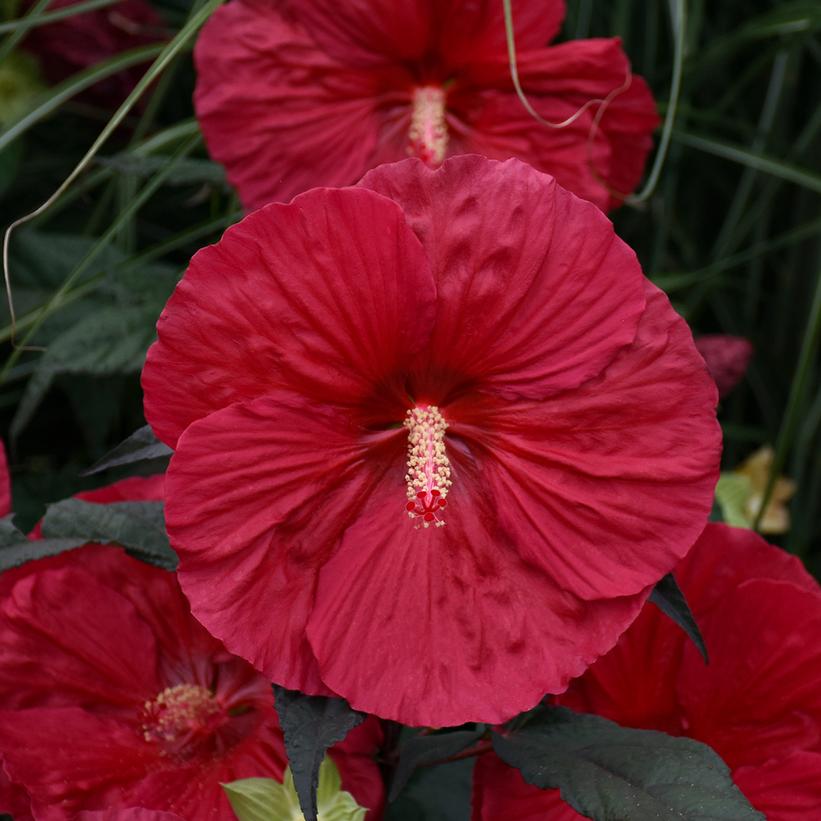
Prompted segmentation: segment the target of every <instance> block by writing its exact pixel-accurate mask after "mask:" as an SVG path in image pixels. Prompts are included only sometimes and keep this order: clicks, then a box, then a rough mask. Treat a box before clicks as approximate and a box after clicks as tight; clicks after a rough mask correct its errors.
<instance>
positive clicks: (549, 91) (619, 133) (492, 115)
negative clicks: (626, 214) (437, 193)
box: [451, 39, 659, 209]
mask: <svg viewBox="0 0 821 821" xmlns="http://www.w3.org/2000/svg"><path fill="white" fill-rule="evenodd" d="M518 68H519V75H520V80H521V84H522V88H523V90H524V92H525V94H526V96H527V98H528V100H529V101H530V103H531V105H532V106H533V108H534V109H535V110H536V111H537V112H538V114H539V115H540V116H541V117H542V118H544V119H545V120H547V121H548V122H551V123H555V124H557V125H558V124H561V127H558V128H551V127H548V126H545V125H544V124H541V123H539V122H538V121H537V120H535V119H534V118H533V117H532V116H531V115H530V114H529V113H528V112H527V110H526V109H525V107H524V106H523V105H522V102H521V100H520V99H519V98H518V97H517V96H516V94H515V92H514V89H513V85H512V82H511V80H510V71H509V66H508V64H507V60H506V59H505V60H499V61H489V62H487V63H484V64H478V65H476V66H474V67H473V69H472V87H471V88H468V89H466V90H465V91H464V92H459V91H458V90H457V91H456V92H455V93H454V95H453V98H452V101H451V102H452V104H451V110H452V112H453V114H454V116H455V117H456V118H457V119H458V120H459V121H460V122H462V123H463V124H464V127H465V129H466V130H463V132H462V133H461V138H462V140H463V144H462V147H461V150H464V151H474V152H476V153H480V154H484V155H486V156H489V157H494V158H498V159H502V158H505V157H508V156H511V155H512V156H518V157H522V158H524V159H527V160H528V161H529V162H530V163H531V164H533V165H534V166H536V167H537V168H538V169H540V170H542V171H546V172H548V173H550V174H553V175H554V176H555V177H556V179H557V180H558V181H559V183H560V184H561V185H563V186H564V187H565V188H568V189H569V190H570V191H573V193H574V194H577V195H578V196H580V197H584V198H585V199H588V200H590V201H591V202H594V203H596V205H598V206H599V207H600V208H602V209H607V208H610V207H614V206H616V205H620V204H621V202H622V199H623V198H622V197H620V196H618V195H617V194H616V193H614V192H621V193H622V194H628V193H630V192H631V191H632V190H633V189H634V188H635V187H636V185H637V184H638V182H639V180H640V178H641V174H642V171H643V168H644V163H645V160H646V158H647V154H648V153H649V151H650V149H651V148H652V145H653V142H652V139H651V135H652V133H653V130H654V129H655V128H656V126H657V125H658V122H659V119H658V115H657V113H656V107H655V103H654V101H653V97H652V94H651V93H650V91H649V90H648V88H647V84H646V83H645V82H644V80H643V79H642V78H641V77H639V76H636V75H632V78H631V73H630V64H629V62H628V60H627V57H626V56H625V54H624V52H623V51H622V48H621V44H620V41H619V40H618V39H611V40H573V41H571V42H567V43H563V44H562V45H560V46H555V47H552V48H548V49H540V50H534V51H526V52H522V53H521V54H520V55H519V60H518ZM628 83H629V85H628V86H627V88H626V89H625V90H623V91H620V92H619V93H618V94H617V96H614V97H613V98H612V99H608V98H609V97H610V95H611V93H615V92H616V91H617V90H619V89H621V88H622V87H624V86H625V85H626V84H628ZM601 100H607V104H606V108H605V110H604V111H605V113H604V114H603V116H602V117H601V120H600V122H599V124H598V126H597V125H596V124H595V122H594V119H595V116H596V113H597V112H598V111H599V108H600V106H601V104H600V103H598V102H596V101H601ZM591 103H595V104H594V105H591ZM582 109H584V110H583V111H582ZM580 111H581V113H580V114H579V115H578V116H575V115H577V112H580ZM571 118H573V121H572V122H571V123H568V124H567V125H565V124H564V123H565V121H567V120H569V119H571ZM457 127H458V126H457V125H456V124H454V128H457Z"/></svg>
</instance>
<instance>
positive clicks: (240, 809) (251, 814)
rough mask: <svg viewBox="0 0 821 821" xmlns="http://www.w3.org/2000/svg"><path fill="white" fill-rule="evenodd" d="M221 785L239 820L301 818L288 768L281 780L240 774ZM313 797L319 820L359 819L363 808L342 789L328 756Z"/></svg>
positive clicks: (277, 820)
mask: <svg viewBox="0 0 821 821" xmlns="http://www.w3.org/2000/svg"><path fill="white" fill-rule="evenodd" d="M222 787H223V789H224V790H225V793H226V795H227V796H228V801H229V802H230V804H231V809H232V810H233V811H234V814H235V815H236V816H237V818H238V819H239V821H286V820H287V819H301V818H302V813H301V811H300V808H299V799H298V798H297V794H296V789H295V787H294V779H293V776H292V775H291V770H290V768H288V769H287V770H285V777H284V779H283V782H282V783H281V784H280V783H279V781H275V780H274V779H272V778H243V779H240V780H239V781H233V782H231V783H230V784H223V785H222ZM317 800H318V805H319V815H320V818H321V819H322V821H363V819H364V818H365V813H366V812H367V810H366V809H365V808H364V807H360V806H359V805H358V804H357V803H356V800H355V799H354V797H353V796H352V795H351V794H350V793H348V792H345V791H344V790H343V789H342V779H341V778H340V776H339V770H338V769H337V768H336V764H334V762H333V761H332V760H331V759H330V758H329V757H328V756H326V757H325V759H324V760H323V762H322V765H321V766H320V768H319V790H318V792H317Z"/></svg>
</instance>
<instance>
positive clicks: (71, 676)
mask: <svg viewBox="0 0 821 821" xmlns="http://www.w3.org/2000/svg"><path fill="white" fill-rule="evenodd" d="M129 490H130V491H132V493H130V497H131V498H151V497H152V496H153V497H154V498H157V496H158V495H160V494H161V492H162V479H161V478H158V479H138V480H128V481H127V484H126V488H125V491H123V490H122V487H118V486H114V488H113V489H108V490H106V491H103V492H102V493H101V494H100V493H99V492H98V494H97V496H98V501H100V499H99V496H100V495H102V496H103V498H104V499H105V498H106V497H108V500H111V499H114V500H119V499H121V498H122V496H123V493H124V492H125V493H128V492H129ZM6 575H7V574H4V576H3V577H1V578H2V580H3V596H2V601H1V602H0V703H2V709H0V759H2V765H3V768H4V770H5V773H6V774H7V776H8V778H9V780H10V782H11V784H12V785H14V786H10V785H9V784H8V783H6V784H5V786H0V808H2V809H10V808H11V809H15V810H16V811H17V812H18V813H19V812H20V790H21V789H22V790H25V791H26V792H27V794H28V797H29V800H30V804H31V815H32V816H33V817H34V818H35V819H48V821H58V820H59V819H69V818H76V817H80V818H82V817H84V816H83V814H82V812H81V811H86V810H88V811H91V810H103V809H105V810H109V811H113V810H126V809H128V808H132V807H142V808H144V809H145V810H159V811H167V812H172V813H175V814H177V815H178V816H180V817H181V818H185V819H186V821H197V820H198V819H203V820H204V819H209V820H211V819H225V821H229V819H233V818H234V815H233V813H232V811H231V809H230V806H229V804H228V801H227V799H226V797H225V795H224V793H223V790H222V787H221V786H220V785H221V783H223V782H228V781H232V780H235V779H237V778H245V777H253V776H262V777H267V778H277V779H279V780H281V779H282V776H283V772H284V769H285V767H286V763H287V762H286V757H285V751H284V745H283V741H282V735H281V732H280V730H279V727H278V722H277V717H276V713H275V711H274V709H273V706H272V702H273V696H272V693H271V687H270V683H269V682H268V681H267V680H266V679H265V678H263V677H262V676H261V675H259V674H258V673H257V672H256V671H255V670H254V669H253V668H252V667H251V666H250V665H248V664H247V663H246V662H245V661H243V660H241V659H238V658H236V657H235V656H232V655H231V654H230V653H228V652H227V651H226V650H225V648H224V647H223V646H222V645H221V644H220V642H219V641H217V640H216V639H214V638H213V637H212V636H210V635H209V634H208V633H207V632H206V631H205V630H204V629H203V628H202V626H201V625H200V624H199V623H198V622H197V621H195V619H194V618H193V617H192V616H191V613H190V610H189V606H188V602H187V601H186V599H185V597H184V596H183V595H182V593H181V591H180V588H179V585H178V584H177V581H176V577H175V576H174V574H172V573H168V572H166V571H163V570H160V569H158V568H154V567H150V566H148V565H145V564H142V563H140V562H138V561H136V560H134V559H132V558H130V557H128V556H126V555H125V554H124V553H123V552H122V551H119V550H117V549H114V548H104V547H98V546H87V547H83V548H80V549H78V550H75V551H71V552H69V553H64V554H61V555H60V556H55V557H52V558H48V559H42V560H40V561H37V562H33V563H31V564H29V565H24V566H23V567H21V568H17V569H15V570H14V571H11V572H10V574H8V576H9V578H8V579H7V578H6ZM378 732H379V730H378V726H377V725H376V722H373V723H368V724H366V725H362V726H360V727H359V728H357V729H356V730H354V731H353V732H352V733H351V735H350V736H349V738H348V740H346V743H345V745H344V748H343V749H340V750H337V751H335V752H334V753H333V755H334V757H335V759H336V763H337V765H338V766H339V768H340V771H341V773H342V777H343V781H344V783H345V787H346V789H348V790H349V791H351V792H352V793H353V794H354V795H355V796H356V797H357V799H358V801H359V803H360V804H362V805H363V806H368V807H373V808H378V805H379V804H380V802H381V800H382V799H381V790H382V787H381V780H380V776H379V772H378V768H377V767H376V765H375V763H373V761H372V760H370V759H369V757H368V753H372V752H373V751H375V748H376V743H377V741H378ZM12 802H16V804H15V803H12ZM4 805H5V806H4ZM78 813H80V815H79V816H78ZM132 815H133V813H132ZM19 817H21V818H23V817H25V816H24V815H20V816H19ZM88 817H89V818H93V817H95V814H94V813H90V814H89V816H88ZM109 817H110V816H109ZM124 817H125V816H124ZM136 817H137V818H140V817H145V818H150V817H152V815H151V814H150V813H143V814H142V815H140V813H137V815H136Z"/></svg>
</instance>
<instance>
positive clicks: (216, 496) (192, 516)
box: [166, 393, 405, 693]
mask: <svg viewBox="0 0 821 821" xmlns="http://www.w3.org/2000/svg"><path fill="white" fill-rule="evenodd" d="M403 445H404V437H403V436H402V435H401V433H399V431H397V430H394V431H385V432H374V433H370V434H368V433H367V432H363V431H360V429H359V428H358V426H357V425H356V421H355V420H352V419H351V417H350V413H349V412H346V411H345V410H344V409H340V408H334V407H332V406H317V405H314V404H313V403H311V402H310V401H306V400H304V399H300V398H299V397H296V396H293V395H287V394H282V393H279V394H277V393H274V394H270V395H266V396H264V397H262V398H260V399H257V400H255V401H252V402H247V403H243V404H237V405H232V406H230V407H228V408H225V409H223V410H221V411H219V412H217V413H214V414H211V415H210V416H208V417H206V418H205V419H202V420H200V421H199V422H196V423H195V424H193V425H192V426H191V427H190V428H189V429H188V430H187V431H186V432H185V433H184V434H183V437H182V439H181V440H180V447H179V451H178V453H177V454H176V455H175V457H174V458H173V460H172V463H171V467H170V469H169V473H168V478H167V488H168V502H167V507H166V516H167V526H168V532H169V536H170V538H171V541H172V544H173V545H174V546H175V548H176V549H177V552H178V553H179V555H180V570H179V574H180V581H181V584H182V586H183V588H184V589H185V591H186V593H187V594H188V596H189V598H190V599H191V600H192V601H193V602H196V613H197V618H198V619H199V620H200V621H201V622H202V623H203V624H205V625H206V627H208V629H209V630H210V631H211V632H212V633H214V635H216V636H218V637H219V638H221V639H222V640H223V641H224V642H225V643H226V646H227V647H228V648H229V649H230V650H231V651H232V652H235V653H237V654H239V655H240V656H242V657H244V658H247V659H249V660H251V661H252V662H253V664H254V665H255V666H256V667H257V668H258V669H260V670H263V671H265V672H266V673H267V674H268V675H269V676H271V677H272V678H275V680H276V681H277V682H279V683H281V684H283V685H285V686H287V687H290V688H292V689H301V690H303V691H305V692H314V693H323V692H327V688H325V687H324V686H323V685H322V683H321V680H320V678H319V674H318V670H317V669H316V665H315V662H314V659H313V654H312V652H311V650H310V648H309V646H308V643H307V640H306V639H305V636H304V630H305V624H306V622H307V620H308V617H309V615H310V611H311V607H312V604H313V599H314V587H315V578H316V574H317V573H318V571H319V568H320V567H321V566H322V564H323V563H324V562H326V561H327V560H328V557H329V555H330V554H331V552H332V551H333V550H334V548H335V546H336V544H337V543H338V541H339V539H340V537H341V536H342V533H343V531H344V529H345V528H346V527H347V526H348V525H349V524H350V523H351V522H352V521H353V520H354V519H355V518H356V516H357V515H358V514H359V513H360V511H361V509H362V508H363V507H364V506H365V505H367V504H369V499H370V496H371V493H372V489H373V487H374V486H375V484H376V483H377V482H378V481H379V479H380V478H381V476H382V475H383V474H384V472H385V471H386V470H387V469H389V468H391V467H393V468H394V469H396V470H398V471H399V472H400V476H401V471H402V466H403V459H402V455H403V449H404V447H403ZM391 457H393V458H391ZM401 488H402V485H400V491H399V494H398V502H399V507H398V510H399V514H398V517H400V516H402V511H403V509H404V508H403V502H404V499H403V495H402V492H401ZM400 523H401V524H404V523H405V522H403V521H401V518H400ZM215 578H220V579H223V580H224V582H223V583H221V584H219V585H215V584H214V579H215ZM261 613H265V617H264V618H260V614H261ZM272 623H275V624H276V625H277V627H276V630H271V624H272Z"/></svg>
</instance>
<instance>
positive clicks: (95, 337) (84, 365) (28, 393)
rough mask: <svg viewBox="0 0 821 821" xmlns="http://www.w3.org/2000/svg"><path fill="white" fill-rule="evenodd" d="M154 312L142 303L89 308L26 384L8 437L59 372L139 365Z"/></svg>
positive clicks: (103, 371)
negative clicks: (94, 310)
mask: <svg viewBox="0 0 821 821" xmlns="http://www.w3.org/2000/svg"><path fill="white" fill-rule="evenodd" d="M154 321H155V316H154V314H153V313H149V312H147V311H146V310H144V309H142V308H125V307H114V306H112V307H110V308H104V309H102V310H100V311H97V312H95V313H91V314H89V315H87V316H86V317H84V318H83V319H82V320H80V321H79V322H78V323H77V324H76V325H74V326H73V327H71V328H69V330H67V331H65V332H64V333H62V334H60V336H58V337H57V338H56V339H54V340H53V341H52V342H51V343H50V344H49V346H48V349H47V350H46V352H45V353H44V354H43V356H42V357H41V358H40V360H39V362H38V363H37V369H36V370H35V372H34V375H33V376H32V377H31V379H30V380H29V381H28V384H27V385H26V390H25V393H24V394H23V398H22V399H21V400H20V404H19V405H18V407H17V413H16V414H15V416H14V419H13V421H12V423H11V435H12V437H16V436H18V435H19V434H20V433H21V432H22V430H23V429H24V428H25V426H26V425H27V424H28V422H29V420H30V419H31V417H32V414H33V413H34V411H35V410H36V409H37V407H38V406H39V404H40V402H41V401H42V399H43V397H44V396H45V394H46V392H47V391H48V389H49V387H50V386H51V383H52V381H53V380H54V378H55V377H56V376H58V375H60V374H78V373H85V374H96V375H98V376H109V375H111V374H118V373H134V372H136V371H139V370H140V368H141V367H142V365H143V362H144V360H145V352H146V349H147V348H148V346H149V344H150V343H151V341H152V339H153V338H154Z"/></svg>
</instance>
